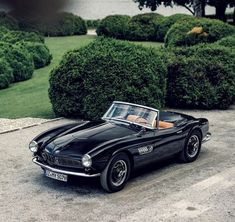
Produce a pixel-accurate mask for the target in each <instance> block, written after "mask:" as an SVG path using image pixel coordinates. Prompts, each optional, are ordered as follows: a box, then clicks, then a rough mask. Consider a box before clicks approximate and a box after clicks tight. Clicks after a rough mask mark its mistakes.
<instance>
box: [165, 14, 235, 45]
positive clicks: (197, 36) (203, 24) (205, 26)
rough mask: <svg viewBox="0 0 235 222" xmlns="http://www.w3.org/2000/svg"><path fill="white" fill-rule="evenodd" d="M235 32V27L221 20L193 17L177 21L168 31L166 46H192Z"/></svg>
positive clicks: (210, 41)
mask: <svg viewBox="0 0 235 222" xmlns="http://www.w3.org/2000/svg"><path fill="white" fill-rule="evenodd" d="M234 33H235V27H233V26H231V25H228V24H227V23H224V22H222V21H219V20H212V19H205V18H203V19H197V18H195V19H193V20H187V21H181V22H179V23H175V24H174V25H173V26H172V27H171V28H170V30H169V31H168V33H167V35H166V38H165V46H166V47H172V46H191V45H195V44H198V43H203V42H208V43H212V42H215V41H218V40H219V39H221V38H223V37H226V36H229V35H232V34H234Z"/></svg>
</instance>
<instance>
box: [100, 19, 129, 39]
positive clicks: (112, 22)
mask: <svg viewBox="0 0 235 222" xmlns="http://www.w3.org/2000/svg"><path fill="white" fill-rule="evenodd" d="M129 20H130V16H128V15H109V16H107V17H105V18H104V19H102V20H101V21H100V24H99V26H98V27H97V30H96V33H97V35H98V36H107V37H112V38H117V39H126V34H127V31H128V22H129Z"/></svg>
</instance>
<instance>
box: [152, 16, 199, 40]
mask: <svg viewBox="0 0 235 222" xmlns="http://www.w3.org/2000/svg"><path fill="white" fill-rule="evenodd" d="M192 19H194V17H193V16H191V15H186V14H174V15H171V16H167V17H163V18H162V19H160V20H159V23H158V29H157V31H156V34H155V38H156V40H157V41H159V42H164V38H165V36H166V34H167V32H168V31H169V29H170V28H171V26H172V25H174V24H175V23H176V22H181V21H188V20H192Z"/></svg>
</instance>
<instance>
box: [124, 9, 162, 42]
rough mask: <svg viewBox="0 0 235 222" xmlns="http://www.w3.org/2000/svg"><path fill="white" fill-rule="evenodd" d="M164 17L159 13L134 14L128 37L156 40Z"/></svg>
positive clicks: (139, 39)
mask: <svg viewBox="0 0 235 222" xmlns="http://www.w3.org/2000/svg"><path fill="white" fill-rule="evenodd" d="M162 18H163V16H162V15H159V14H157V13H146V14H139V15H136V16H133V17H132V18H131V20H130V22H129V24H128V32H127V37H126V39H129V40H134V41H147V40H156V33H157V32H158V24H159V22H160V21H161V19H162Z"/></svg>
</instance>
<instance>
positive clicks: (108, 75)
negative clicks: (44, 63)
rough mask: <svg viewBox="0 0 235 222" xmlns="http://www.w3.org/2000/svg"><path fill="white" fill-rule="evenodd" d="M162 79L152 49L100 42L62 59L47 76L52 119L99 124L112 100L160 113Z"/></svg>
mask: <svg viewBox="0 0 235 222" xmlns="http://www.w3.org/2000/svg"><path fill="white" fill-rule="evenodd" d="M165 77H166V67H165V65H164V64H163V63H162V61H161V60H160V58H159V56H158V54H156V52H155V50H154V49H151V48H144V47H142V46H136V45H134V44H131V43H128V42H120V41H117V40H112V39H108V38H100V39H98V40H96V41H94V42H92V43H90V44H89V45H88V46H86V47H84V48H81V49H78V50H74V51H71V52H69V53H67V54H66V55H65V56H64V57H63V60H62V62H61V63H60V65H59V66H58V67H57V68H56V69H54V70H53V71H52V73H51V77H50V89H49V97H50V100H51V102H52V106H53V110H54V112H55V113H56V115H57V116H67V117H80V118H86V119H98V118H100V117H101V116H102V115H103V114H104V112H105V110H106V109H107V108H108V107H109V105H110V104H111V102H112V101H114V100H122V101H127V102H133V103H139V104H142V105H148V106H152V107H156V108H159V107H161V106H162V105H163V104H164V100H165V91H166V81H165Z"/></svg>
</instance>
